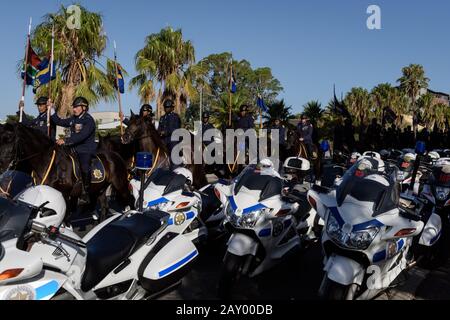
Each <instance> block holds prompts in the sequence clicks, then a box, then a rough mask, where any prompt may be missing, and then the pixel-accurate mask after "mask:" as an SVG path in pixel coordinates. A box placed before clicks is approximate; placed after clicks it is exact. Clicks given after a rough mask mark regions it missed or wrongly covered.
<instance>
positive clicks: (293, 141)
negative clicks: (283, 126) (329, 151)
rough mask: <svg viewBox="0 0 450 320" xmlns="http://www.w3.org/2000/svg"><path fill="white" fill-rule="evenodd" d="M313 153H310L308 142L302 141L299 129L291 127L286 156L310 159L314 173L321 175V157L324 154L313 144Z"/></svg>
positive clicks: (317, 175)
mask: <svg viewBox="0 0 450 320" xmlns="http://www.w3.org/2000/svg"><path fill="white" fill-rule="evenodd" d="M313 153H314V154H312V155H309V154H308V148H307V147H306V144H305V143H304V142H302V141H300V137H299V135H298V133H297V130H295V129H290V130H288V134H287V146H286V156H287V157H301V158H305V159H309V161H310V162H311V168H312V169H313V172H314V175H315V176H316V177H320V176H321V168H320V167H321V166H320V163H321V157H322V154H321V152H320V150H319V148H318V147H317V146H316V145H313Z"/></svg>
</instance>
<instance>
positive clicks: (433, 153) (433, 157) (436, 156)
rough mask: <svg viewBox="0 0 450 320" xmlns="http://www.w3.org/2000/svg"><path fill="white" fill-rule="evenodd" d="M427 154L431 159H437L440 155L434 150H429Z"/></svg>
mask: <svg viewBox="0 0 450 320" xmlns="http://www.w3.org/2000/svg"><path fill="white" fill-rule="evenodd" d="M428 156H429V157H430V158H431V160H432V161H436V160H439V159H440V158H441V156H440V155H439V153H437V152H436V151H431V152H430V153H429V154H428Z"/></svg>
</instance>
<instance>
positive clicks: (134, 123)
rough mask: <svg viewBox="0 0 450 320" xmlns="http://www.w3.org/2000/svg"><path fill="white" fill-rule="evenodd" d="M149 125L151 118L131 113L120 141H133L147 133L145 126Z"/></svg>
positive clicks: (125, 142) (127, 142)
mask: <svg viewBox="0 0 450 320" xmlns="http://www.w3.org/2000/svg"><path fill="white" fill-rule="evenodd" d="M149 125H151V120H150V119H147V118H144V117H139V116H136V115H135V114H134V113H131V118H130V123H129V125H128V127H127V129H126V130H125V133H124V135H123V138H122V141H123V143H124V144H130V143H132V142H133V141H136V140H139V139H142V138H143V137H144V136H145V135H146V134H147V128H148V126H149Z"/></svg>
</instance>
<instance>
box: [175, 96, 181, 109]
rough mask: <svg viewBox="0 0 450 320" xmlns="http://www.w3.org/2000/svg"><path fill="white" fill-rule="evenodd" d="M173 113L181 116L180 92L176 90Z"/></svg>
mask: <svg viewBox="0 0 450 320" xmlns="http://www.w3.org/2000/svg"><path fill="white" fill-rule="evenodd" d="M175 113H177V114H178V115H181V92H180V90H177V94H176V102H175Z"/></svg>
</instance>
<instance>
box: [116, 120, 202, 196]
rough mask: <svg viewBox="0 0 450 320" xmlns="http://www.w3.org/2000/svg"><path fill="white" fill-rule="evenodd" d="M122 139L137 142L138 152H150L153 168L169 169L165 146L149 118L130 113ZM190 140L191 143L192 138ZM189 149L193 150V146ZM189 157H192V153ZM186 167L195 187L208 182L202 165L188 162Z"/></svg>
mask: <svg viewBox="0 0 450 320" xmlns="http://www.w3.org/2000/svg"><path fill="white" fill-rule="evenodd" d="M122 141H123V143H124V144H131V143H133V142H137V145H138V150H137V151H138V152H149V153H151V154H152V155H153V160H154V164H153V167H154V168H166V169H169V168H170V167H171V161H170V155H169V151H168V149H167V146H166V145H165V144H164V142H163V141H162V139H161V137H160V135H159V133H158V131H157V130H156V128H155V126H154V125H153V123H152V122H151V120H149V119H146V118H142V117H139V116H136V115H134V114H132V116H131V118H130V123H129V126H128V128H127V130H126V131H125V134H124V135H123V138H122ZM191 141H192V143H193V139H191ZM191 150H192V152H194V148H192V149H191ZM191 158H192V159H194V157H193V154H192V157H191ZM186 167H187V169H189V170H191V172H192V175H193V179H194V181H193V182H192V183H193V186H194V187H195V188H196V189H201V188H202V187H204V186H206V185H207V184H208V181H207V179H206V175H205V171H204V167H203V165H195V164H189V165H187V166H186Z"/></svg>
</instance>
